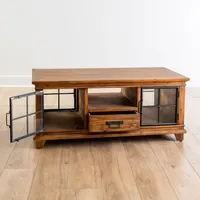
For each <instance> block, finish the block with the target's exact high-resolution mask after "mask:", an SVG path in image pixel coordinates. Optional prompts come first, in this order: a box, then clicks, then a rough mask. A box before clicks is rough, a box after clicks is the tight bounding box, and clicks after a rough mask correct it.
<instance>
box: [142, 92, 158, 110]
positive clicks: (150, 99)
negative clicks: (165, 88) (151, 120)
mask: <svg viewBox="0 0 200 200" xmlns="http://www.w3.org/2000/svg"><path fill="white" fill-rule="evenodd" d="M155 105H158V89H144V90H143V106H155Z"/></svg>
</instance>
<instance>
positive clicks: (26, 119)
mask: <svg viewBox="0 0 200 200" xmlns="http://www.w3.org/2000/svg"><path fill="white" fill-rule="evenodd" d="M36 96H37V97H36ZM33 97H34V98H33ZM42 97H43V93H42V92H37V94H35V93H28V94H24V95H19V96H15V97H11V98H10V103H11V104H10V112H11V122H10V126H11V127H10V128H11V129H10V136H11V141H12V142H13V141H17V140H20V139H22V138H25V137H28V136H30V135H29V134H36V133H37V132H36V131H40V130H41V129H42V128H43V127H42V125H43V124H42V121H43V116H42V111H43V104H42V102H43V101H42ZM35 98H39V99H41V108H39V110H37V112H39V113H37V114H36V113H35V112H36V109H35V106H33V104H32V102H33V101H32V100H34V102H35V100H36V99H35ZM18 100H21V101H22V102H23V103H24V105H23V106H22V104H20V106H18V105H19V104H18V103H17V104H16V102H18ZM22 108H23V109H22ZM36 115H37V117H38V121H39V126H37V127H36V120H35V116H36Z"/></svg>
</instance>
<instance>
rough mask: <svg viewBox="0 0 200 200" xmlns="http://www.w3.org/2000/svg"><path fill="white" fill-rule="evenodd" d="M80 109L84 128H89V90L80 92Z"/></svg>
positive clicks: (80, 90)
mask: <svg viewBox="0 0 200 200" xmlns="http://www.w3.org/2000/svg"><path fill="white" fill-rule="evenodd" d="M78 93H79V94H78V105H79V106H78V107H79V113H80V115H81V117H82V119H83V122H84V128H87V126H88V120H87V114H88V89H79V90H78Z"/></svg>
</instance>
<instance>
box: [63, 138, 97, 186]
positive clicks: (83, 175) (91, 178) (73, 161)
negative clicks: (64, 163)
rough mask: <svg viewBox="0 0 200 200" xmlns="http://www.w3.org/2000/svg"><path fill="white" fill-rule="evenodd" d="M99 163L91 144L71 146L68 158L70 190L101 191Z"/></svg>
mask: <svg viewBox="0 0 200 200" xmlns="http://www.w3.org/2000/svg"><path fill="white" fill-rule="evenodd" d="M100 180H101V177H100V171H99V163H98V162H97V160H96V159H95V157H94V154H93V152H92V150H91V147H90V143H88V142H87V141H85V142H81V143H79V142H77V143H73V145H70V149H69V158H68V185H67V187H68V188H71V189H89V188H93V189H100V188H101V182H100Z"/></svg>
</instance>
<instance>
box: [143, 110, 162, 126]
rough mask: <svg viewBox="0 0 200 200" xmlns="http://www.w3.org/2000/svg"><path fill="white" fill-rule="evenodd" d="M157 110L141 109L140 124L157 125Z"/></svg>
mask: <svg viewBox="0 0 200 200" xmlns="http://www.w3.org/2000/svg"><path fill="white" fill-rule="evenodd" d="M158 109H159V108H157V107H143V108H142V124H157V123H158Z"/></svg>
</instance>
